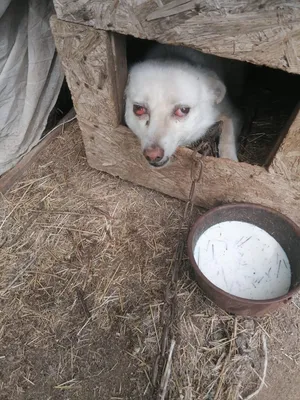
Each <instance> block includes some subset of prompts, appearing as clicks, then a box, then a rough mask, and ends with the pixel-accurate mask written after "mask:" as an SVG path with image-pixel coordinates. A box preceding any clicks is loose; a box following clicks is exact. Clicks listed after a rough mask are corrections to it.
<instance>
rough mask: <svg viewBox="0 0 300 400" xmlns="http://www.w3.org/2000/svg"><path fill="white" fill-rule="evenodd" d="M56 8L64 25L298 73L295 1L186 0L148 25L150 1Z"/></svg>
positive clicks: (58, 4) (80, 1)
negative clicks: (155, 42) (219, 0)
mask: <svg viewBox="0 0 300 400" xmlns="http://www.w3.org/2000/svg"><path fill="white" fill-rule="evenodd" d="M171 3H174V4H175V5H176V4H177V3H178V2H176V1H175V2H171ZM171 3H167V4H165V9H164V10H165V11H166V12H170V10H172V7H171V6H170V4H171ZM181 3H183V4H181ZM193 3H195V4H194V6H193ZM54 4H55V8H56V11H57V15H58V17H59V18H60V19H62V20H65V21H70V22H77V23H80V24H85V25H89V26H93V27H94V28H96V29H104V30H109V31H115V32H118V33H121V34H124V35H132V36H135V37H139V38H144V39H151V40H157V41H158V42H161V43H167V44H181V45H185V46H190V47H194V48H197V49H199V50H202V51H203V52H207V53H212V54H216V55H218V56H222V57H226V58H232V59H237V60H242V61H247V62H251V63H254V64H258V65H267V66H270V67H273V68H279V69H282V70H285V71H288V72H293V73H298V74H299V73H300V62H299V59H300V7H299V4H298V2H297V1H290V2H285V3H284V4H282V2H281V1H280V0H273V1H269V2H266V1H264V0H257V1H253V2H248V1H240V0H223V1H222V2H217V1H205V2H196V1H195V2H192V1H190V2H189V1H186V2H180V5H179V7H181V8H179V9H176V8H175V11H176V12H175V11H174V12H175V13H174V15H169V16H167V17H166V18H159V19H154V20H151V21H147V18H148V19H149V15H150V16H151V13H153V12H156V14H157V12H158V13H161V12H162V11H161V8H158V7H157V5H156V4H155V2H154V1H152V0H151V1H150V0H149V1H147V2H145V1H142V2H141V1H139V0H127V1H126V0H124V1H116V2H113V1H111V0H104V1H101V2H94V1H92V0H77V1H76V2H75V1H74V0H73V1H69V0H59V1H58V0H54ZM182 7H183V8H182ZM185 8H186V10H185ZM184 10H185V11H184ZM156 14H152V16H153V15H154V16H155V15H156ZM150 19H151V18H150Z"/></svg>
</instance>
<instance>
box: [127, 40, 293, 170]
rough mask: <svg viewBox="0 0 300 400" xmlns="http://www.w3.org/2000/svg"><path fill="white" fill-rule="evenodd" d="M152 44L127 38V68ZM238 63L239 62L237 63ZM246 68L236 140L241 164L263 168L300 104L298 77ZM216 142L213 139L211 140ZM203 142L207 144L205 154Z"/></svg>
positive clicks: (141, 56) (261, 68)
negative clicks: (237, 140) (241, 128)
mask: <svg viewBox="0 0 300 400" xmlns="http://www.w3.org/2000/svg"><path fill="white" fill-rule="evenodd" d="M153 45H155V42H153V41H147V40H142V39H136V38H133V37H131V36H128V37H127V64H128V68H130V66H131V65H132V64H134V63H136V62H139V61H142V60H143V59H144V57H145V55H146V53H147V51H149V49H150V48H151V47H152V46H153ZM237 62H239V61H237ZM246 65H247V67H246V68H247V78H246V82H245V86H244V88H243V96H242V98H241V99H240V100H239V103H238V104H236V105H237V106H238V107H239V109H240V110H242V112H243V114H244V128H243V130H242V133H241V135H240V137H239V152H238V157H239V160H240V161H243V162H248V163H250V164H255V165H260V166H263V165H265V164H266V162H267V160H268V159H269V157H270V155H271V153H272V152H273V150H274V146H275V145H276V143H277V142H278V140H279V138H281V139H283V136H282V132H283V129H284V127H285V126H286V124H287V122H288V120H289V119H290V116H291V114H292V113H293V110H294V109H295V107H296V105H297V103H298V101H299V92H300V75H294V74H289V73H287V72H284V71H281V70H276V69H272V68H268V67H261V66H256V65H252V64H248V63H246ZM213 140H214V141H215V142H216V141H217V139H216V137H214V138H213ZM203 142H204V146H203V149H206V150H205V154H206V155H215V154H214V149H215V148H216V146H213V145H212V143H211V138H208V137H207V138H205V140H203ZM205 142H207V143H210V146H209V149H210V153H207V146H205Z"/></svg>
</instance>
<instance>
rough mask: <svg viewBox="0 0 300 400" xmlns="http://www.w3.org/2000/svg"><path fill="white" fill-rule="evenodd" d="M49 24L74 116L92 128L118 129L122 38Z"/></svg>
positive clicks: (53, 20) (53, 21) (123, 66)
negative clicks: (112, 127)
mask: <svg viewBox="0 0 300 400" xmlns="http://www.w3.org/2000/svg"><path fill="white" fill-rule="evenodd" d="M50 23H51V29H52V32H53V35H54V39H55V44H56V48H57V51H58V53H59V55H60V58H61V60H62V65H63V68H64V72H65V75H66V79H67V82H68V85H69V88H70V90H71V94H72V99H73V104H74V108H75V110H76V114H77V115H78V116H79V117H80V116H82V117H83V118H85V119H88V120H89V121H90V122H92V123H94V124H95V125H98V123H99V121H101V123H104V124H110V125H112V126H118V125H119V123H120V120H121V114H122V105H121V92H123V90H124V82H123V81H124V76H125V74H126V75H127V69H126V54H125V51H126V47H125V44H124V40H123V39H124V38H122V37H120V36H119V35H116V36H114V35H112V34H111V33H108V32H105V31H99V30H95V29H92V28H89V27H86V26H84V25H79V24H70V23H66V22H62V21H59V20H57V18H56V17H52V18H51V21H50ZM122 46H123V47H122Z"/></svg>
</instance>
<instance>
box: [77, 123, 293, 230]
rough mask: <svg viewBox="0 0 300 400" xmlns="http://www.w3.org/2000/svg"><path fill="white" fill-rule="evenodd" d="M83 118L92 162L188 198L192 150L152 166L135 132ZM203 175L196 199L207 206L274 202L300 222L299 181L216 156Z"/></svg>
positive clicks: (209, 159) (208, 159)
mask: <svg viewBox="0 0 300 400" xmlns="http://www.w3.org/2000/svg"><path fill="white" fill-rule="evenodd" d="M79 124H80V127H81V130H82V133H83V139H84V144H85V148H86V154H87V159H88V162H89V164H90V165H91V166H92V167H93V168H96V169H99V170H101V171H105V172H108V173H109V174H112V175H115V176H119V177H120V178H122V179H125V180H128V181H131V182H134V183H136V184H138V185H142V186H145V187H148V188H151V189H155V190H157V191H159V192H162V193H165V194H167V195H169V196H172V197H177V198H179V199H182V200H187V199H188V194H189V190H190V184H191V176H190V168H191V161H192V159H191V154H192V151H191V150H189V149H186V148H181V149H179V150H178V151H177V153H176V156H175V160H174V161H173V163H172V164H171V165H170V166H167V167H165V168H162V169H158V170H157V169H153V168H150V167H149V165H148V163H147V162H146V161H145V159H144V157H143V155H142V154H141V151H140V145H139V143H138V141H137V139H136V138H135V137H134V135H133V134H132V133H131V132H130V131H129V130H128V129H127V128H125V127H122V126H119V127H118V128H116V129H114V128H111V127H110V126H107V125H102V126H101V127H99V128H95V127H94V126H93V125H92V124H91V123H90V122H89V121H85V120H83V119H82V118H81V119H80V120H79ZM203 164H204V168H203V179H202V181H201V182H200V184H198V185H197V187H196V192H195V202H196V204H198V205H202V206H205V207H213V206H216V205H218V204H224V203H231V202H250V203H258V204H262V205H265V206H269V207H273V208H274V209H277V210H278V211H281V212H282V213H284V214H286V215H287V216H289V217H290V218H292V219H293V220H294V221H296V223H298V224H300V213H299V206H300V182H299V181H298V182H294V185H293V186H291V185H290V184H289V182H288V181H287V180H286V179H285V178H284V177H283V176H280V175H277V174H275V173H268V172H267V171H266V170H265V169H264V168H261V167H257V166H252V165H249V164H246V163H236V162H233V161H230V160H225V159H216V158H213V157H205V158H203Z"/></svg>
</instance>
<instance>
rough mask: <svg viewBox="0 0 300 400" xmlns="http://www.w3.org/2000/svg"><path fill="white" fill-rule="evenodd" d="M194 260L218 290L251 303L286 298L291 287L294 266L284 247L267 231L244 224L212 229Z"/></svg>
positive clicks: (224, 224)
mask: <svg viewBox="0 0 300 400" xmlns="http://www.w3.org/2000/svg"><path fill="white" fill-rule="evenodd" d="M194 258H195V261H196V263H197V265H198V267H199V269H200V271H201V272H202V273H203V274H204V275H205V276H206V278H207V279H208V280H209V281H210V282H211V283H213V284H214V285H215V286H217V287H218V288H220V289H222V290H224V291H225V292H227V293H230V294H232V295H235V296H238V297H242V298H245V299H251V300H267V299H273V298H275V297H279V296H283V295H285V294H287V293H288V291H289V289H290V286H291V267H290V263H289V260H288V258H287V255H286V253H285V251H284V250H283V248H282V247H281V246H280V244H279V243H278V242H277V241H276V240H275V239H274V238H273V237H272V236H271V235H270V234H269V233H267V232H266V231H264V230H263V229H261V228H259V227H257V226H255V225H252V224H249V223H247V222H240V221H226V222H221V223H219V224H216V225H213V226H211V227H210V228H208V229H207V230H206V231H205V232H204V233H203V234H202V235H201V236H200V237H199V239H198V240H197V242H196V245H195V248H194Z"/></svg>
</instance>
